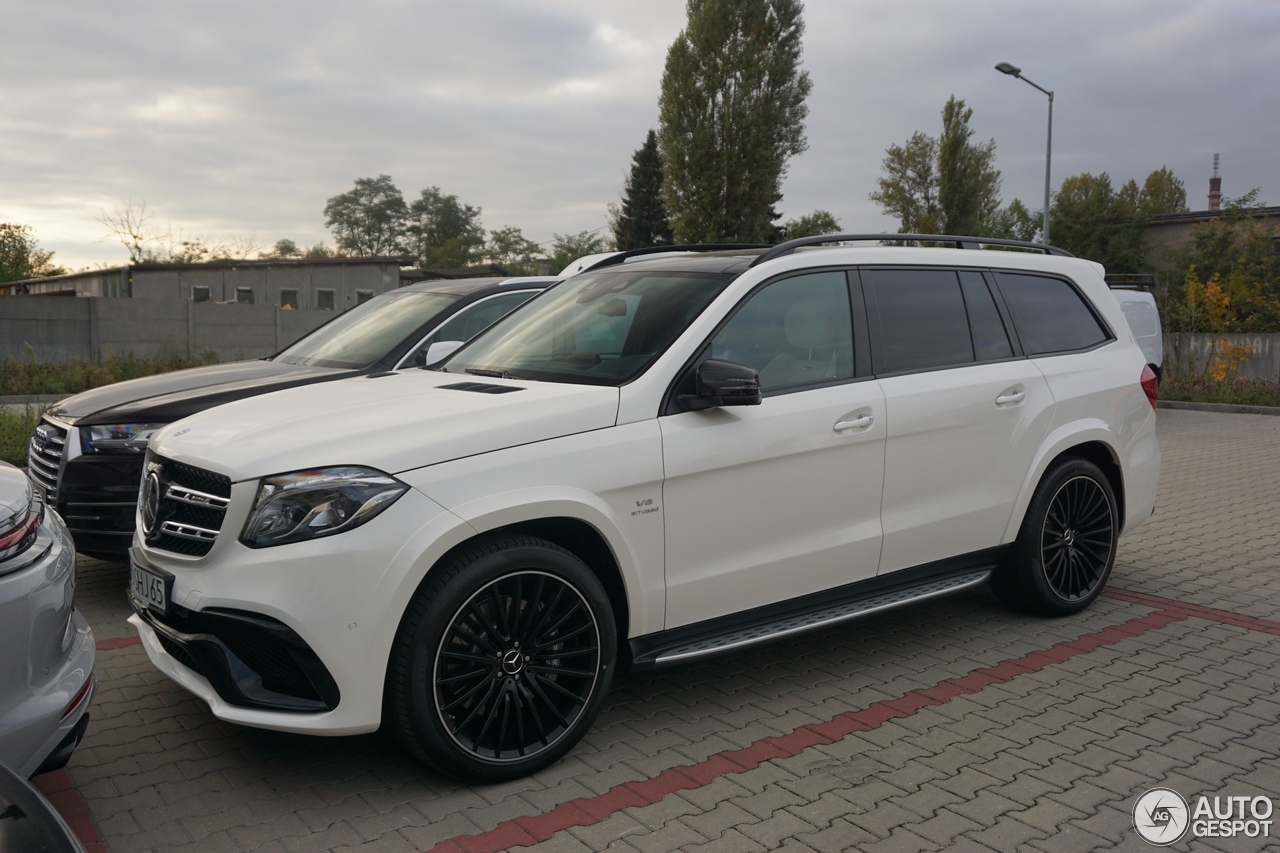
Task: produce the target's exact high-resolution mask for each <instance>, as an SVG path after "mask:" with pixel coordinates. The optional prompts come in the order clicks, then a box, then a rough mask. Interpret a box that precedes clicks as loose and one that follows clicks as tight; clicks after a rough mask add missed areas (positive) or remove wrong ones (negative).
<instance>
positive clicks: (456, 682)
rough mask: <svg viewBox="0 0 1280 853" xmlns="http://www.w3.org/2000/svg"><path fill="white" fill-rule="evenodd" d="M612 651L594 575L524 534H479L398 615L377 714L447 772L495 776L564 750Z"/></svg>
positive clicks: (592, 702)
mask: <svg viewBox="0 0 1280 853" xmlns="http://www.w3.org/2000/svg"><path fill="white" fill-rule="evenodd" d="M616 650H617V634H616V628H615V625H614V619H613V610H612V608H611V607H610V603H609V599H608V596H607V594H606V593H605V591H604V587H603V586H602V585H601V584H600V581H599V579H598V578H596V576H595V575H594V574H593V573H592V572H591V570H590V569H589V568H587V566H586V565H585V564H584V563H583V562H582V561H581V560H579V559H578V558H577V557H575V556H574V555H573V554H570V553H569V552H568V551H565V550H564V549H562V548H559V547H557V546H555V545H553V544H551V543H550V542H546V541H544V540H541V539H536V538H534V537H529V536H506V537H501V538H493V539H489V540H486V541H482V542H480V543H478V544H477V545H476V546H474V547H473V548H471V549H470V550H469V551H468V552H466V553H464V554H462V555H460V556H459V557H458V558H456V559H454V560H452V561H451V562H450V563H449V564H447V565H441V566H437V567H436V568H435V569H433V570H432V572H431V574H430V575H428V577H427V580H426V582H424V584H423V587H422V588H421V589H420V590H419V591H418V593H417V595H416V596H415V597H414V599H413V601H412V602H411V604H410V606H409V609H408V612H406V614H405V617H404V619H403V621H402V623H401V626H400V631H399V634H398V636H397V638H396V643H395V647H394V648H393V651H392V658H391V667H390V669H389V671H388V677H387V713H386V717H387V719H388V722H389V723H390V725H391V728H392V730H393V731H394V733H395V734H396V735H397V737H398V738H399V740H400V741H401V743H402V744H404V746H405V747H406V748H407V749H408V750H409V751H410V752H411V753H413V754H414V755H416V756H417V757H418V758H420V759H422V760H424V761H426V762H428V763H430V764H432V765H434V766H436V767H438V768H439V769H440V770H443V771H444V772H446V773H449V774H451V775H453V776H457V777H459V778H462V779H466V780H471V781H477V782H496V781H501V780H504V779H513V778H516V777H519V776H524V775H527V774H529V773H533V772H534V771H536V770H539V769H541V768H543V767H546V766H547V765H549V764H552V763H554V762H555V761H557V760H558V759H559V758H561V757H562V756H563V755H564V754H565V753H567V752H568V751H569V750H570V749H571V748H572V747H573V745H574V744H575V743H577V742H578V741H579V740H580V739H581V738H582V736H583V735H584V734H586V732H587V730H588V729H589V728H590V726H591V724H592V722H593V721H594V720H595V718H596V715H597V714H598V713H599V711H600V707H601V705H602V704H603V702H604V698H605V696H606V694H607V693H608V692H609V685H610V682H611V681H612V678H613V670H614V663H615V659H616Z"/></svg>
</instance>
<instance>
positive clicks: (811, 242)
mask: <svg viewBox="0 0 1280 853" xmlns="http://www.w3.org/2000/svg"><path fill="white" fill-rule="evenodd" d="M873 241H874V242H877V243H955V244H956V248H957V249H981V248H982V247H983V246H1010V247H1012V248H1017V249H1032V250H1034V251H1038V252H1043V253H1044V254H1046V255H1057V256H1059V257H1064V258H1074V257H1075V255H1073V254H1071V253H1070V252H1068V251H1067V250H1066V249H1059V248H1057V247H1056V246H1046V245H1045V244H1043V243H1027V242H1024V241H1022V240H1000V239H996V238H994V237H956V236H953V235H948V234H823V235H820V236H816V237H801V238H799V239H797V240H788V241H787V242H785V243H779V244H778V245H776V246H774V247H773V248H772V249H770V250H769V251H767V252H764V253H763V254H761V255H760V256H759V257H757V258H756V259H755V260H754V261H752V262H751V266H753V267H755V266H759V265H760V264H763V263H767V262H769V261H772V260H773V259H774V258H780V257H782V256H783V255H790V254H791V253H792V252H794V251H795V250H796V249H801V248H804V247H805V246H822V245H825V244H826V243H869V242H873Z"/></svg>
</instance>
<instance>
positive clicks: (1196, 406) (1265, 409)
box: [1156, 400, 1280, 415]
mask: <svg viewBox="0 0 1280 853" xmlns="http://www.w3.org/2000/svg"><path fill="white" fill-rule="evenodd" d="M1156 407H1157V408H1160V409H1187V410H1190V411H1195V412H1226V413H1228V414H1232V415H1280V406H1238V405H1236V404H1234V403H1184V402H1183V401H1181V400H1160V401H1158V402H1157V403H1156Z"/></svg>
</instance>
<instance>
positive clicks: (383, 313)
mask: <svg viewBox="0 0 1280 853" xmlns="http://www.w3.org/2000/svg"><path fill="white" fill-rule="evenodd" d="M457 301H458V297H457V296H453V295H450V294H447V293H422V292H420V291H414V292H410V293H394V292H393V293H384V294H382V295H381V296H377V297H375V298H373V299H370V300H369V301H368V302H366V303H364V304H363V305H357V306H356V307H355V308H352V309H351V310H350V311H347V312H346V313H344V314H341V315H339V316H338V317H336V318H334V319H333V320H332V321H330V322H329V323H326V324H325V325H323V326H321V327H320V328H319V329H316V330H315V331H314V332H312V333H311V334H309V335H307V336H306V337H305V338H303V339H302V340H300V341H298V342H297V343H296V344H294V345H293V346H291V347H289V348H288V349H286V350H285V351H284V352H282V353H280V354H279V355H277V356H276V357H275V360H276V361H283V362H285V363H286V364H309V365H316V366H318V367H347V368H362V367H368V366H369V365H371V364H374V363H375V362H378V361H380V360H381V359H383V358H384V357H386V355H387V354H388V353H389V352H391V350H393V349H395V348H396V346H397V345H399V344H401V343H403V342H404V339H405V338H407V337H409V336H410V335H411V334H413V332H415V331H416V330H417V329H418V328H419V327H421V326H424V325H426V324H428V323H431V322H432V320H434V319H435V318H436V317H438V316H439V315H440V313H441V312H442V311H444V310H445V309H447V308H448V307H449V306H450V305H452V304H453V303H455V302H457Z"/></svg>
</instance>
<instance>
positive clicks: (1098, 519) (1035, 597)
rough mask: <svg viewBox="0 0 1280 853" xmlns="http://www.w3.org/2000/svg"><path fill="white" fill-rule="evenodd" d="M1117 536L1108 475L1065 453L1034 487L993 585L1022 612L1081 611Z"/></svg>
mask: <svg viewBox="0 0 1280 853" xmlns="http://www.w3.org/2000/svg"><path fill="white" fill-rule="evenodd" d="M1119 535H1120V530H1119V514H1118V513H1117V512H1116V498H1115V493H1114V492H1113V491H1112V489H1111V483H1110V481H1109V480H1108V479H1107V476H1106V475H1105V474H1104V473H1102V471H1101V469H1099V468H1098V466H1097V465H1094V464H1093V463H1092V462H1089V461H1088V460H1085V459H1077V458H1074V457H1068V458H1065V459H1063V460H1061V461H1059V462H1056V463H1054V465H1053V466H1051V467H1050V468H1049V470H1048V471H1046V472H1045V475H1044V478H1043V479H1041V481H1040V485H1039V486H1037V487H1036V491H1035V494H1034V495H1033V496H1032V498H1031V504H1030V506H1028V507H1027V514H1026V516H1025V517H1024V518H1023V520H1022V528H1021V529H1020V530H1019V531H1018V538H1017V540H1015V541H1014V544H1013V547H1012V549H1011V551H1010V553H1009V555H1008V557H1007V558H1006V560H1005V562H1004V564H1003V565H1001V566H1000V568H999V569H997V571H996V573H995V575H994V576H993V577H992V580H991V586H992V588H993V589H994V590H995V592H996V594H997V595H999V596H1000V598H1002V599H1003V600H1004V601H1005V602H1006V603H1008V604H1011V605H1013V606H1014V607H1017V608H1018V609H1020V610H1026V611H1029V612H1032V613H1037V614H1040V615H1043V616H1066V615H1069V614H1072V613H1079V612H1080V611H1081V610H1084V609H1085V608H1086V607H1088V606H1089V605H1090V604H1091V603H1093V600H1094V599H1095V598H1097V597H1098V595H1099V594H1101V592H1102V588H1103V587H1104V586H1105V585H1106V582H1107V578H1108V577H1109V576H1110V574H1111V567H1112V566H1113V565H1114V563H1115V559H1116V540H1117V539H1118V538H1119Z"/></svg>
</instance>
